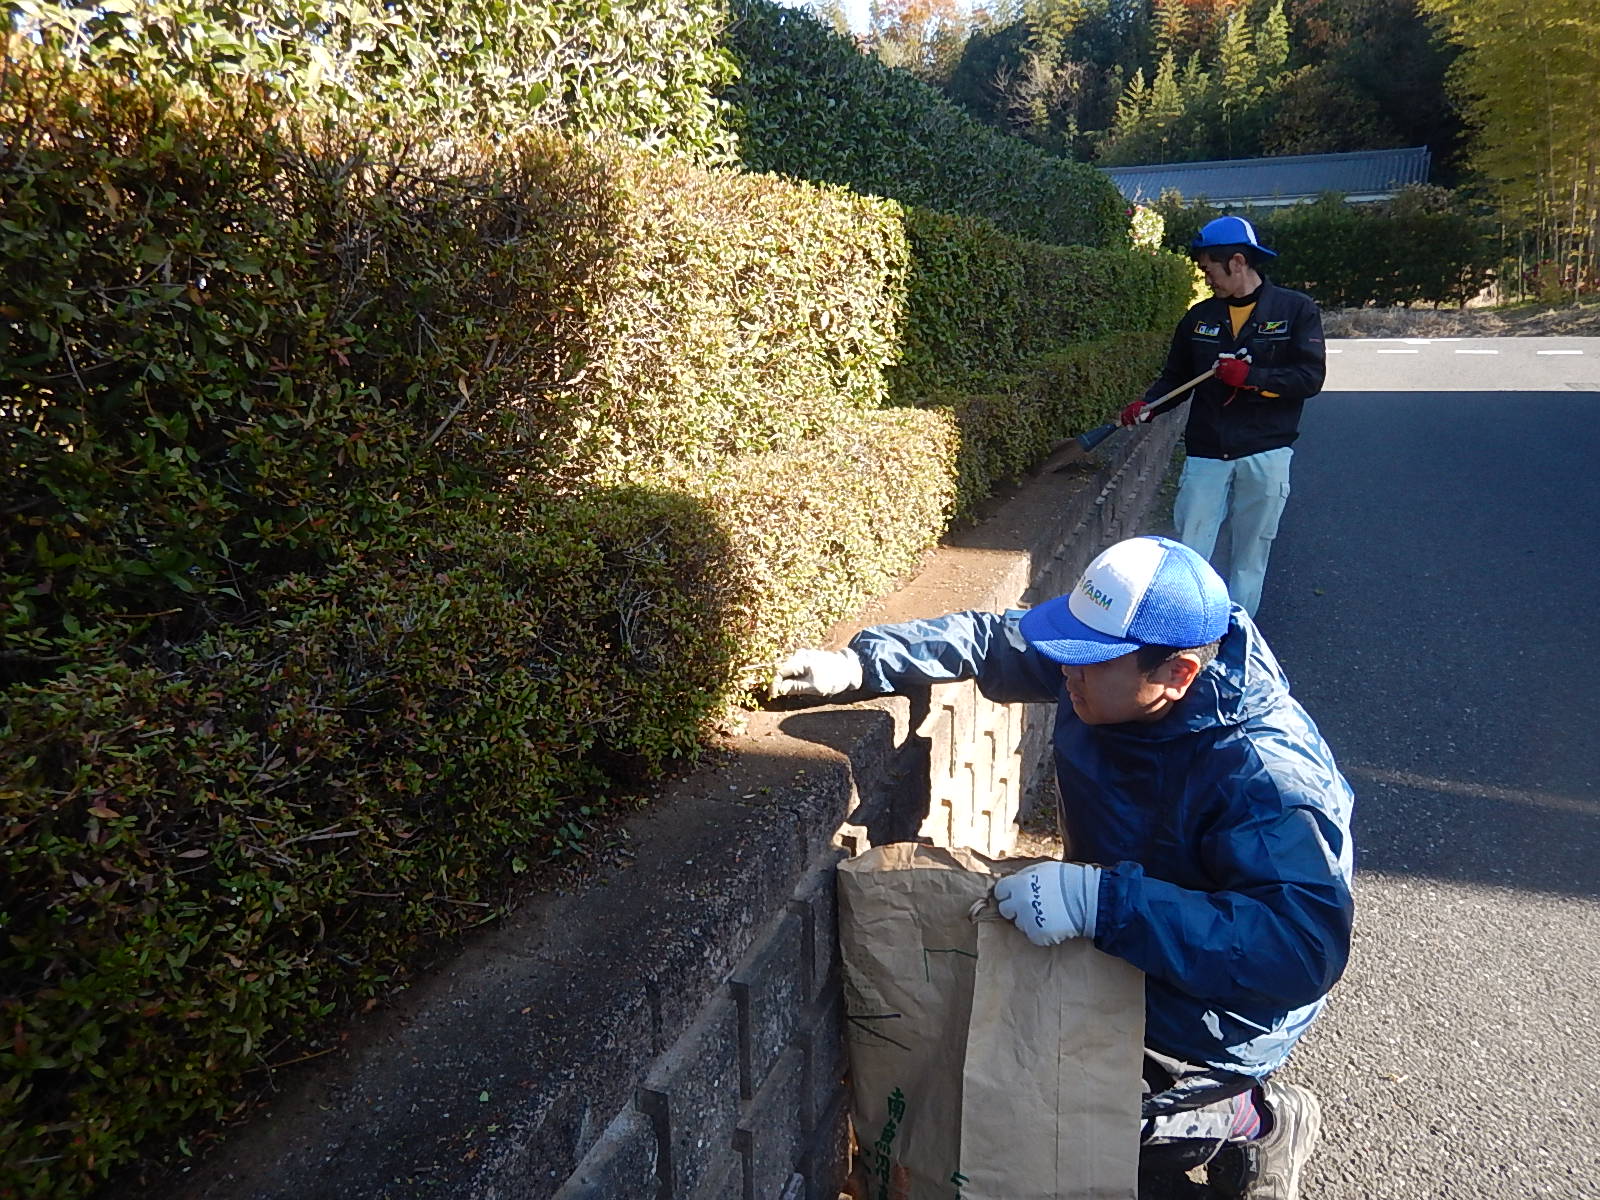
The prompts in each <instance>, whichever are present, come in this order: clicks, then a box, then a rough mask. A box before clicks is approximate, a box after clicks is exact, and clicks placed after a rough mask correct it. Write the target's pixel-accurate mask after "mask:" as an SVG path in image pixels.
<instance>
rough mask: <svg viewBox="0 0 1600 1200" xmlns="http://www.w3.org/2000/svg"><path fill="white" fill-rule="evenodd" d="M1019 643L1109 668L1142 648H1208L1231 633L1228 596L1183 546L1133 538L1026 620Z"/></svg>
mask: <svg viewBox="0 0 1600 1200" xmlns="http://www.w3.org/2000/svg"><path fill="white" fill-rule="evenodd" d="M1021 629H1022V636H1023V637H1025V638H1027V639H1028V642H1029V644H1030V645H1032V646H1033V647H1034V648H1035V649H1036V650H1038V651H1039V653H1041V654H1043V655H1044V656H1045V657H1046V658H1049V659H1053V660H1054V661H1056V662H1059V663H1071V664H1074V665H1077V666H1086V665H1088V664H1089V663H1099V662H1107V661H1109V660H1111V659H1113V658H1120V657H1122V655H1124V654H1128V653H1131V652H1132V651H1134V650H1137V649H1138V648H1139V647H1140V646H1176V647H1178V648H1179V649H1183V650H1190V649H1193V648H1194V647H1196V646H1208V645H1210V644H1211V643H1212V642H1214V641H1217V640H1218V639H1219V638H1221V637H1222V635H1223V634H1224V633H1226V632H1227V631H1228V589H1227V586H1226V585H1225V584H1224V583H1223V582H1222V577H1221V576H1219V575H1218V574H1217V573H1216V572H1215V571H1213V570H1212V569H1211V564H1210V563H1208V562H1207V561H1206V560H1205V559H1203V558H1201V557H1200V555H1198V554H1196V553H1195V552H1194V551H1193V550H1191V549H1189V547H1187V546H1185V545H1184V544H1183V543H1181V542H1175V541H1173V540H1172V539H1170V538H1164V537H1136V538H1129V539H1128V540H1127V541H1125V542H1118V543H1117V544H1116V545H1115V546H1112V547H1110V548H1109V549H1107V550H1103V551H1101V552H1100V555H1099V556H1098V557H1097V558H1096V559H1095V560H1094V561H1093V562H1091V563H1090V564H1089V565H1088V566H1087V567H1086V568H1084V572H1083V575H1082V576H1081V577H1080V578H1079V580H1078V584H1077V586H1076V587H1074V588H1073V589H1072V591H1070V592H1068V593H1067V594H1066V595H1065V596H1057V597H1056V598H1055V599H1053V600H1046V601H1045V602H1044V603H1043V604H1041V605H1039V607H1037V608H1034V609H1030V610H1029V611H1028V612H1026V613H1024V614H1023V616H1022V624H1021Z"/></svg>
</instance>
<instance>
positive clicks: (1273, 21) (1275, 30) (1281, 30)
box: [1254, 0, 1289, 83]
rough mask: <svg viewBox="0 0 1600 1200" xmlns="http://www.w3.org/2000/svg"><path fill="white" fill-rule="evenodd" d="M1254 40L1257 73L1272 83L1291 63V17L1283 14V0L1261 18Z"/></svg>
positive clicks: (1263, 79)
mask: <svg viewBox="0 0 1600 1200" xmlns="http://www.w3.org/2000/svg"><path fill="white" fill-rule="evenodd" d="M1254 40H1255V55H1256V71H1257V74H1258V76H1259V78H1260V79H1261V81H1262V82H1263V83H1271V82H1272V81H1273V80H1275V79H1277V78H1278V76H1279V75H1282V74H1283V69H1284V67H1286V66H1287V65H1288V63H1289V18H1288V17H1286V16H1284V15H1283V0H1277V3H1276V4H1274V5H1273V6H1272V7H1271V8H1270V9H1268V10H1267V12H1266V15H1265V16H1263V17H1262V18H1261V24H1259V25H1257V26H1256V29H1255V39H1254Z"/></svg>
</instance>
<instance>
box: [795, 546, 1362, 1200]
mask: <svg viewBox="0 0 1600 1200" xmlns="http://www.w3.org/2000/svg"><path fill="white" fill-rule="evenodd" d="M957 679H973V680H975V681H976V683H977V686H978V689H979V690H980V691H981V692H982V693H983V694H984V695H985V696H987V697H988V698H989V699H991V700H994V701H998V702H1001V703H1012V702H1042V701H1053V702H1055V703H1056V705H1057V710H1056V722H1055V731H1054V741H1053V748H1054V754H1055V766H1056V778H1057V782H1058V784H1059V788H1060V822H1061V830H1062V838H1063V841H1064V843H1065V846H1066V849H1067V853H1068V854H1069V855H1070V856H1071V858H1072V859H1074V860H1075V861H1071V862H1051V863H1046V864H1043V865H1040V866H1035V867H1031V868H1028V869H1026V870H1024V871H1021V872H1019V873H1018V874H1016V875H1013V876H1010V877H1009V878H1007V879H1004V880H1001V881H1000V883H998V884H997V885H996V887H995V896H996V898H997V899H998V900H999V901H1000V911H1001V913H1002V914H1004V915H1005V916H1006V917H1007V918H1009V919H1010V920H1012V921H1013V922H1014V923H1015V924H1016V925H1017V927H1018V928H1019V929H1020V930H1021V931H1022V932H1023V933H1024V934H1026V935H1027V937H1028V939H1029V941H1031V942H1033V943H1034V944H1035V945H1037V946H1040V947H1042V948H1047V947H1049V946H1052V945H1056V944H1059V943H1061V942H1064V941H1066V940H1068V939H1070V938H1090V939H1092V940H1093V942H1094V944H1095V946H1096V947H1098V948H1099V949H1100V950H1102V951H1104V952H1106V953H1108V954H1114V955H1116V956H1118V957H1119V958H1123V959H1125V960H1127V961H1128V962H1130V963H1132V964H1133V965H1134V966H1136V967H1138V968H1139V969H1140V970H1142V971H1143V972H1144V973H1145V1009H1146V1012H1145V1043H1146V1046H1147V1054H1146V1065H1145V1078H1146V1082H1147V1084H1148V1094H1147V1096H1146V1098H1145V1103H1144V1113H1143V1117H1144V1120H1143V1127H1142V1130H1141V1154H1140V1168H1141V1191H1146V1190H1147V1189H1150V1188H1155V1187H1157V1186H1159V1185H1160V1182H1161V1181H1165V1180H1167V1179H1172V1178H1175V1177H1176V1176H1178V1175H1179V1174H1181V1173H1183V1172H1185V1171H1188V1170H1192V1169H1194V1168H1195V1167H1198V1166H1200V1165H1202V1164H1205V1165H1206V1169H1207V1172H1208V1180H1209V1182H1210V1184H1211V1186H1212V1187H1213V1188H1215V1189H1217V1190H1218V1191H1220V1192H1221V1193H1222V1194H1224V1195H1230V1196H1248V1197H1251V1198H1252V1200H1295V1198H1296V1197H1297V1196H1298V1195H1299V1181H1300V1175H1301V1171H1302V1169H1303V1167H1304V1164H1305V1161H1306V1158H1307V1156H1308V1155H1309V1154H1310V1152H1311V1149H1312V1147H1313V1146H1314V1144H1315V1142H1316V1139H1317V1135H1318V1130H1319V1127H1320V1124H1321V1113H1320V1109H1319V1106H1318V1104H1317V1100H1316V1097H1315V1096H1314V1095H1313V1094H1312V1093H1310V1092H1309V1091H1307V1090H1306V1089H1304V1088H1301V1087H1298V1086H1296V1085H1294V1084H1290V1083H1282V1082H1279V1081H1278V1080H1276V1079H1274V1078H1272V1076H1273V1074H1274V1072H1276V1071H1277V1070H1278V1069H1279V1068H1280V1067H1281V1066H1282V1065H1283V1063H1284V1061H1285V1059H1286V1058H1287V1057H1288V1054H1289V1051H1290V1049H1291V1048H1292V1047H1293V1046H1294V1044H1295V1042H1296V1041H1297V1040H1298V1039H1299V1038H1300V1037H1301V1035H1302V1034H1304V1033H1305V1031H1306V1029H1307V1028H1308V1027H1309V1026H1310V1024H1311V1022H1312V1021H1313V1020H1314V1019H1315V1017H1316V1016H1317V1014H1318V1013H1319V1012H1321V1010H1322V1007H1323V1004H1324V1002H1325V999H1326V997H1327V994H1328V991H1329V989H1330V988H1331V987H1332V986H1333V984H1334V982H1335V981H1336V980H1337V979H1338V978H1339V976H1340V975H1341V974H1342V973H1343V971H1344V967H1345V963H1346V960H1347V958H1348V955H1349V950H1350V934H1351V924H1352V919H1353V905H1352V901H1351V893H1350V881H1351V843H1350V811H1351V806H1352V802H1353V797H1352V795H1351V791H1350V788H1349V785H1348V784H1347V783H1346V782H1345V780H1344V778H1343V776H1342V775H1340V773H1339V770H1338V767H1337V766H1336V765H1335V763H1334V759H1333V755H1332V753H1331V751H1330V750H1329V749H1328V747H1327V745H1326V743H1324V742H1323V740H1322V737H1321V735H1320V734H1319V733H1318V732H1317V728H1316V726H1315V725H1314V724H1313V723H1312V721H1311V718H1310V717H1309V716H1307V715H1306V712H1305V710H1304V709H1302V708H1301V707H1300V705H1299V704H1298V703H1296V702H1295V700H1294V699H1293V698H1292V697H1291V696H1290V695H1289V688H1288V683H1287V681H1286V680H1285V679H1284V677H1283V672H1282V671H1281V670H1280V669H1279V667H1278V663H1277V660H1276V659H1275V658H1274V657H1273V655H1272V652H1271V650H1269V649H1268V648H1267V645H1266V643H1265V641H1263V640H1262V637H1261V634H1260V632H1259V631H1258V630H1257V629H1256V627H1255V625H1254V623H1253V622H1252V621H1251V620H1250V617H1249V615H1248V614H1247V613H1246V612H1245V611H1244V610H1243V609H1242V608H1241V607H1239V606H1238V605H1237V604H1230V603H1229V599H1228V592H1227V588H1226V587H1225V585H1224V584H1223V582H1222V580H1221V578H1220V577H1218V575H1217V573H1216V572H1215V571H1214V570H1212V569H1211V566H1210V564H1208V563H1207V562H1206V561H1205V559H1204V558H1202V557H1201V556H1200V555H1198V554H1197V553H1195V552H1194V551H1193V550H1191V549H1190V548H1189V547H1187V546H1184V545H1182V544H1181V543H1179V542H1175V541H1172V540H1170V539H1167V538H1159V537H1139V538H1130V539H1129V540H1127V541H1123V542H1118V543H1117V544H1116V545H1114V546H1112V547H1110V548H1109V549H1107V550H1106V551H1104V552H1103V553H1101V554H1100V555H1099V556H1098V557H1096V558H1095V559H1094V561H1092V562H1091V563H1090V564H1089V566H1088V567H1087V568H1086V569H1085V570H1084V572H1083V575H1082V576H1081V577H1080V578H1079V580H1078V583H1077V585H1076V586H1075V587H1074V588H1073V589H1072V591H1071V592H1069V593H1068V594H1067V595H1064V596H1058V597H1056V598H1055V599H1053V600H1049V601H1047V602H1045V603H1044V604H1041V605H1039V606H1038V607H1036V608H1034V609H1031V610H1029V611H1027V612H1012V613H1007V614H1004V615H1000V614H996V613H984V612H962V613H954V614H951V615H949V616H945V617H939V618H936V619H932V620H921V621H911V622H907V623H904V624H895V625H879V626H874V627H872V628H869V629H865V630H863V631H862V632H861V633H859V634H857V635H856V636H855V637H854V638H852V639H851V641H850V643H849V646H848V648H846V649H844V650H839V651H824V650H801V651H798V652H797V653H796V654H794V655H793V656H792V657H791V658H790V659H789V660H788V661H786V662H785V663H784V664H783V665H782V666H781V667H780V668H779V670H778V674H777V677H776V678H775V679H774V681H773V685H772V692H773V694H774V695H776V696H793V695H811V696H833V695H842V694H845V693H851V692H854V693H856V694H860V693H861V692H868V693H874V694H886V693H890V692H894V691H897V690H900V689H902V688H905V687H910V686H916V685H923V684H929V683H938V682H947V681H951V680H957Z"/></svg>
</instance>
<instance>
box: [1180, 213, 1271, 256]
mask: <svg viewBox="0 0 1600 1200" xmlns="http://www.w3.org/2000/svg"><path fill="white" fill-rule="evenodd" d="M1212 246H1254V247H1255V248H1256V249H1257V250H1259V251H1260V252H1261V253H1262V254H1265V255H1266V256H1267V257H1268V258H1277V257H1278V255H1277V252H1276V251H1274V250H1268V249H1267V248H1266V247H1265V246H1263V245H1262V244H1261V242H1260V240H1259V239H1258V238H1257V237H1256V227H1255V226H1254V225H1252V224H1250V222H1249V221H1246V220H1245V219H1244V218H1243V217H1218V218H1217V219H1216V220H1214V221H1207V222H1206V223H1205V224H1204V225H1202V226H1200V232H1199V233H1198V234H1196V235H1195V239H1194V241H1192V242H1190V243H1189V252H1190V253H1191V254H1192V253H1194V252H1195V251H1196V250H1209V249H1210V248H1211V247H1212Z"/></svg>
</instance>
